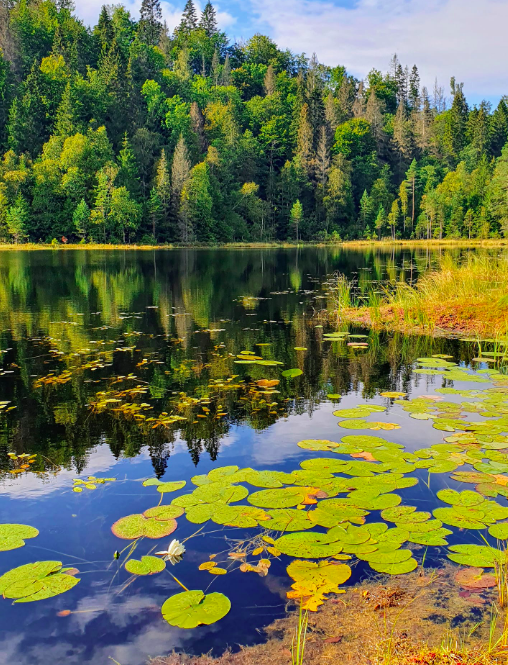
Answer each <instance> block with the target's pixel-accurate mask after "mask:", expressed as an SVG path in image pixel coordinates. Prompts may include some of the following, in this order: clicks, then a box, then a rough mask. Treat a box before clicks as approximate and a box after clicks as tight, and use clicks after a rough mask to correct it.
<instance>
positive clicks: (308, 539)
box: [275, 531, 342, 559]
mask: <svg viewBox="0 0 508 665" xmlns="http://www.w3.org/2000/svg"><path fill="white" fill-rule="evenodd" d="M275 547H276V548H277V549H278V550H280V551H281V552H282V553H283V554H289V555H290V556H294V557H301V558H306V559H321V558H325V557H329V556H334V555H335V554H339V553H340V552H342V545H341V544H340V543H339V542H337V541H336V539H335V537H334V536H333V535H332V536H331V535H329V534H325V533H309V532H308V531H306V532H303V533H290V534H288V535H286V536H282V537H281V538H278V539H277V540H276V541H275Z"/></svg>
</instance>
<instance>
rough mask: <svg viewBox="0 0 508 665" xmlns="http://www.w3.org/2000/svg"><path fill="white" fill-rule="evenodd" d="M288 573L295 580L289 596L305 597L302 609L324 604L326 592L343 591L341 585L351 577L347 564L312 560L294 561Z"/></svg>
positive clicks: (315, 608)
mask: <svg viewBox="0 0 508 665" xmlns="http://www.w3.org/2000/svg"><path fill="white" fill-rule="evenodd" d="M287 573H288V575H289V576H290V577H291V578H292V579H293V580H294V581H295V583H294V584H293V585H292V589H293V591H290V592H289V593H288V594H287V595H288V598H294V599H303V603H302V609H308V610H311V611H316V610H317V608H318V607H319V606H320V605H322V604H323V600H324V598H325V596H324V594H326V593H341V590H340V589H339V586H340V585H341V584H344V582H346V581H347V580H348V579H349V578H350V577H351V568H350V567H349V566H347V565H346V564H339V565H337V564H333V563H329V562H320V563H314V562H312V561H300V560H297V561H293V562H292V563H290V564H289V566H288V567H287Z"/></svg>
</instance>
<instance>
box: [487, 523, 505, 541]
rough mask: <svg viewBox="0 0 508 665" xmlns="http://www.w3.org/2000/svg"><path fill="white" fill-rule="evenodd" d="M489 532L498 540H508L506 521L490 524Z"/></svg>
mask: <svg viewBox="0 0 508 665" xmlns="http://www.w3.org/2000/svg"><path fill="white" fill-rule="evenodd" d="M489 534H490V535H491V536H492V537H493V538H497V539H498V540H508V522H503V523H501V524H494V525H492V526H491V527H490V528H489Z"/></svg>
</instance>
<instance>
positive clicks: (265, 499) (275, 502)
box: [247, 487, 313, 508]
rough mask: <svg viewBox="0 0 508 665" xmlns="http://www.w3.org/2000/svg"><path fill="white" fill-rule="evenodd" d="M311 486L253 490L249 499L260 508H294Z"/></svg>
mask: <svg viewBox="0 0 508 665" xmlns="http://www.w3.org/2000/svg"><path fill="white" fill-rule="evenodd" d="M312 489H313V488H310V487H284V488H283V489H275V490H261V491H260V492H253V494H251V495H250V496H249V498H248V499H247V500H248V502H249V503H251V504H252V505H253V506H258V507H259V508H292V507H293V506H297V505H298V504H299V503H301V502H302V501H303V499H304V498H305V496H306V495H307V493H308V491H310V490H312Z"/></svg>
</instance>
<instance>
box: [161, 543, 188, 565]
mask: <svg viewBox="0 0 508 665" xmlns="http://www.w3.org/2000/svg"><path fill="white" fill-rule="evenodd" d="M155 554H158V555H159V556H163V557H164V561H170V562H171V564H172V565H173V566H174V565H175V564H176V563H179V562H180V561H181V560H182V558H183V555H184V554H185V547H184V546H183V545H182V543H181V542H180V541H179V540H172V541H171V542H170V543H169V546H168V549H167V550H166V551H165V552H155Z"/></svg>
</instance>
